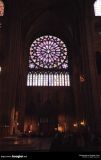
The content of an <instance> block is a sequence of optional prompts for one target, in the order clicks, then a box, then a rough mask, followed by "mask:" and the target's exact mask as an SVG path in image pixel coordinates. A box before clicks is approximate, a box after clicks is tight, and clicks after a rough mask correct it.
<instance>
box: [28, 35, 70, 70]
mask: <svg viewBox="0 0 101 160" xmlns="http://www.w3.org/2000/svg"><path fill="white" fill-rule="evenodd" d="M36 66H37V67H38V68H49V69H50V68H64V69H66V68H67V67H68V58H67V48H66V45H65V44H64V42H62V41H61V40H60V39H59V38H57V37H54V36H43V37H40V38H37V39H36V40H35V41H34V42H33V43H32V45H31V47H30V57H29V68H36Z"/></svg>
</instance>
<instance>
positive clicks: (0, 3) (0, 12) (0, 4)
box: [0, 0, 4, 16]
mask: <svg viewBox="0 0 101 160" xmlns="http://www.w3.org/2000/svg"><path fill="white" fill-rule="evenodd" d="M3 15H4V3H3V1H2V0H0V16H3Z"/></svg>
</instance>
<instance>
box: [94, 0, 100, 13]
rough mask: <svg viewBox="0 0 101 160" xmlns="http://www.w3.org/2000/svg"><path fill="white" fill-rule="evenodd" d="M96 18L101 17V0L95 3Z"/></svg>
mask: <svg viewBox="0 0 101 160" xmlns="http://www.w3.org/2000/svg"><path fill="white" fill-rule="evenodd" d="M94 12H95V16H101V0H96V1H95V3H94Z"/></svg>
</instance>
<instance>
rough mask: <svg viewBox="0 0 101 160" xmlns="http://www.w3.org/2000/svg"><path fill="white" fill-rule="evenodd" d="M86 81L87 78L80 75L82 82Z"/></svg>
mask: <svg viewBox="0 0 101 160" xmlns="http://www.w3.org/2000/svg"><path fill="white" fill-rule="evenodd" d="M84 81H85V76H84V75H82V74H81V75H80V82H84Z"/></svg>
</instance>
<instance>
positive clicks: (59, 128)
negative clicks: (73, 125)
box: [58, 124, 64, 133]
mask: <svg viewBox="0 0 101 160" xmlns="http://www.w3.org/2000/svg"><path fill="white" fill-rule="evenodd" d="M58 132H60V133H63V132H64V129H63V127H62V126H60V125H59V124H58Z"/></svg>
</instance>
